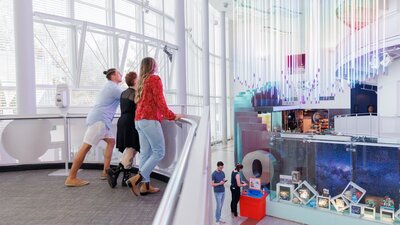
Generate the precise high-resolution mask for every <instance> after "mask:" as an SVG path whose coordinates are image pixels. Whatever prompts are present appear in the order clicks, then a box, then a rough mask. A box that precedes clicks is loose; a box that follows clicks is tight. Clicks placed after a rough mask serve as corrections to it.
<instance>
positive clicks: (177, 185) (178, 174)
mask: <svg viewBox="0 0 400 225" xmlns="http://www.w3.org/2000/svg"><path fill="white" fill-rule="evenodd" d="M179 121H182V122H185V123H188V124H190V125H191V127H190V130H189V132H188V136H187V138H186V141H185V144H184V146H183V150H182V153H181V156H180V157H179V160H178V163H177V164H176V167H175V169H174V172H173V173H172V175H171V177H170V180H169V182H168V185H167V188H166V189H165V192H164V195H163V198H162V200H161V203H160V205H159V207H158V210H157V213H156V215H155V217H154V220H153V225H169V224H171V223H172V219H173V216H174V214H173V213H174V208H175V207H176V204H177V202H178V199H179V198H178V196H179V193H180V190H181V186H182V183H183V181H182V179H183V178H184V172H185V168H186V165H187V161H188V158H189V157H188V156H189V152H190V149H191V146H192V143H193V139H194V136H195V135H196V130H197V126H198V124H197V122H196V121H194V120H192V119H188V118H182V119H180V120H179Z"/></svg>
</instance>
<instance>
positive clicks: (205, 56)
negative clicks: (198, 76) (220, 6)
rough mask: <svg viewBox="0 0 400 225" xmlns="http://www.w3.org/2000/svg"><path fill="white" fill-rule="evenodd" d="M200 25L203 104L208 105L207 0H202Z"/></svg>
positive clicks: (208, 47)
mask: <svg viewBox="0 0 400 225" xmlns="http://www.w3.org/2000/svg"><path fill="white" fill-rule="evenodd" d="M202 3H203V5H202V11H201V17H202V20H201V25H202V33H203V46H202V47H203V66H202V67H203V106H209V105H210V40H209V23H208V20H209V18H208V17H209V15H208V0H204V1H202Z"/></svg>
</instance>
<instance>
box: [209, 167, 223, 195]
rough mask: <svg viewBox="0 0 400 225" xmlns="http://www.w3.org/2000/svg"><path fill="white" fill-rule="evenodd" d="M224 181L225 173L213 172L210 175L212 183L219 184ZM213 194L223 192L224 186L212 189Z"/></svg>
mask: <svg viewBox="0 0 400 225" xmlns="http://www.w3.org/2000/svg"><path fill="white" fill-rule="evenodd" d="M224 179H225V173H224V171H217V170H215V171H214V172H213V173H212V174H211V180H212V181H213V182H214V183H219V182H221V181H223V180H224ZM214 192H218V193H220V192H225V187H224V185H218V186H215V187H214Z"/></svg>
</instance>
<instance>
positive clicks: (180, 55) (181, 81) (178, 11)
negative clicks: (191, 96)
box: [173, 0, 187, 114]
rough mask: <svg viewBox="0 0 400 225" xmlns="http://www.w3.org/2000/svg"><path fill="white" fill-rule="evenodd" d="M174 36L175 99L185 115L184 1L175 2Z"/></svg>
mask: <svg viewBox="0 0 400 225" xmlns="http://www.w3.org/2000/svg"><path fill="white" fill-rule="evenodd" d="M175 35H176V43H177V45H178V52H177V55H176V60H174V62H175V65H173V66H176V75H177V79H176V82H177V84H176V87H177V90H176V97H177V104H178V105H183V107H182V108H181V109H182V112H181V113H184V114H185V113H186V105H187V103H186V39H185V0H175Z"/></svg>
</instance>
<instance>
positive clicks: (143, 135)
mask: <svg viewBox="0 0 400 225" xmlns="http://www.w3.org/2000/svg"><path fill="white" fill-rule="evenodd" d="M156 71H157V64H156V61H155V60H154V59H153V58H150V57H147V58H144V59H143V60H142V63H141V65H140V77H139V81H138V84H137V85H138V86H137V93H136V96H135V101H136V116H135V125H136V129H137V131H138V133H139V142H140V148H141V151H140V155H139V159H140V165H139V173H138V174H137V175H136V176H134V177H132V178H130V179H129V180H127V182H126V183H127V184H128V185H129V186H130V187H131V189H132V192H133V194H135V195H136V196H138V195H139V194H141V195H146V194H151V193H156V192H159V191H160V189H159V188H155V187H152V186H150V173H151V172H152V171H153V169H154V167H156V165H157V164H158V163H159V162H160V161H161V160H162V159H163V158H164V154H165V142H164V134H163V131H162V129H161V121H162V119H167V120H178V119H180V118H181V116H180V115H175V114H174V113H173V112H172V111H171V110H169V109H168V106H167V103H166V102H165V98H164V94H163V87H162V82H161V79H160V77H159V76H157V75H155V73H156ZM140 182H142V184H141V186H140V189H139V187H138V185H139V183H140Z"/></svg>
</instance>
